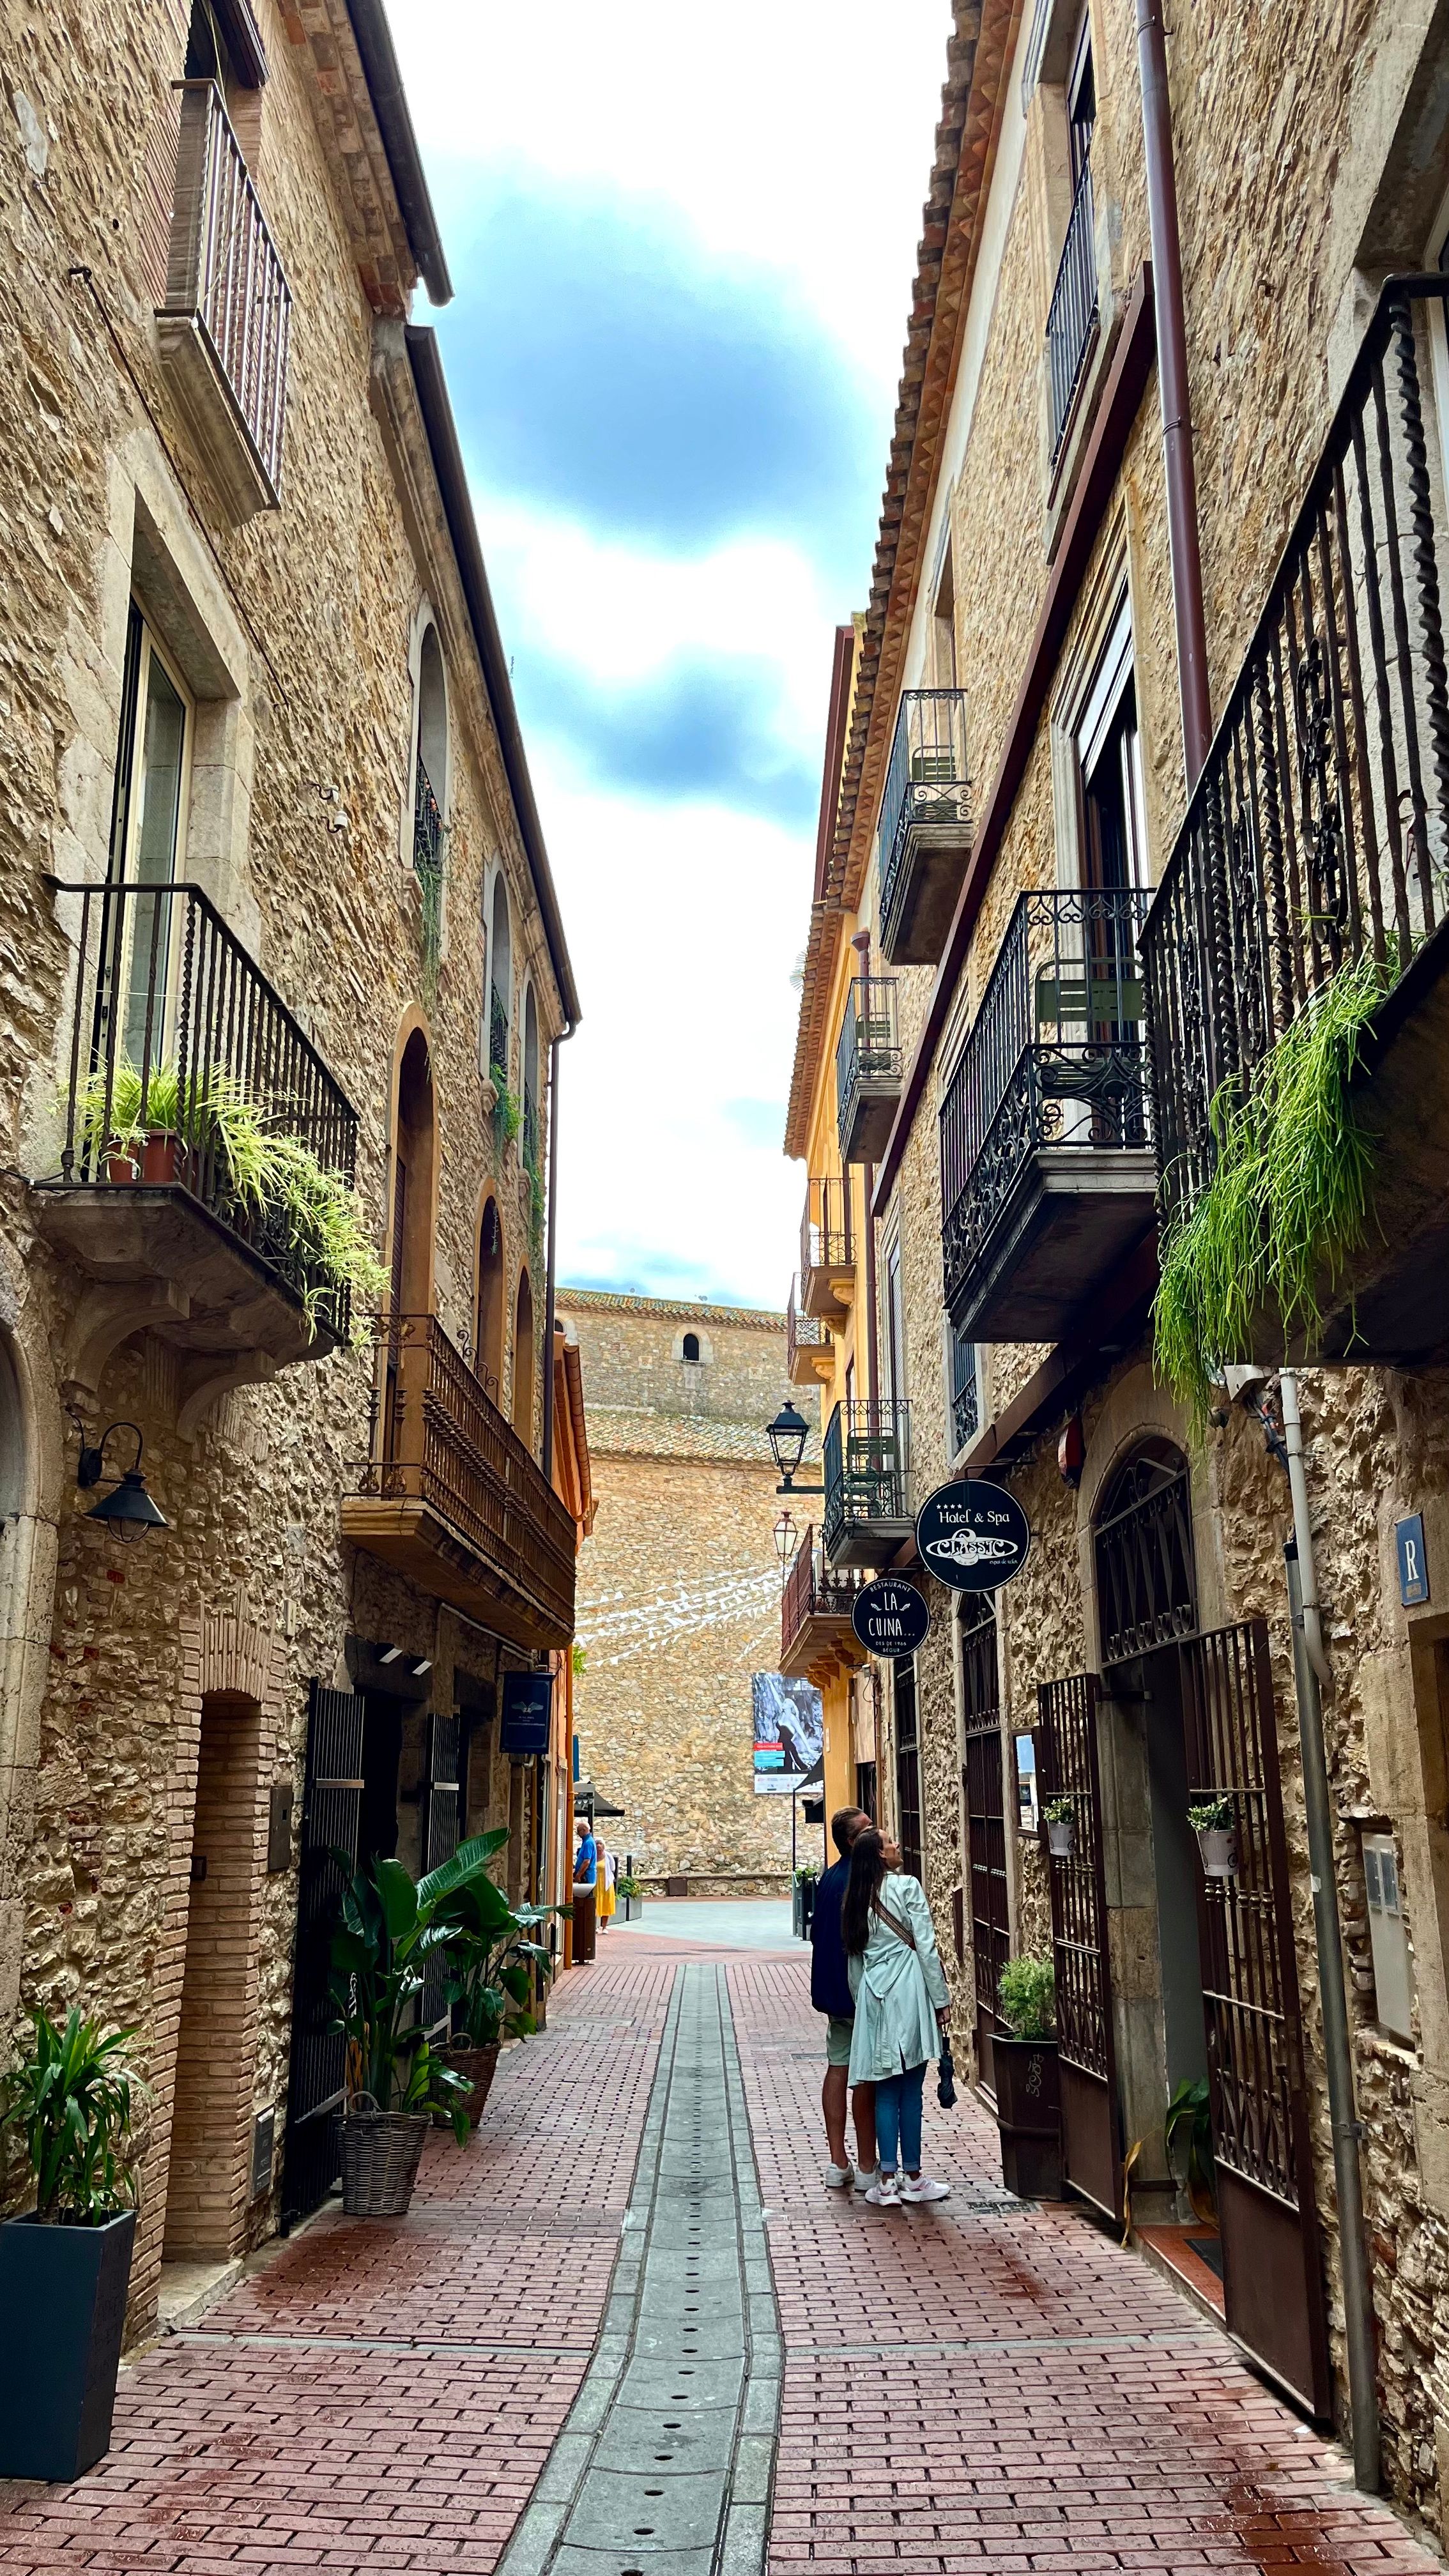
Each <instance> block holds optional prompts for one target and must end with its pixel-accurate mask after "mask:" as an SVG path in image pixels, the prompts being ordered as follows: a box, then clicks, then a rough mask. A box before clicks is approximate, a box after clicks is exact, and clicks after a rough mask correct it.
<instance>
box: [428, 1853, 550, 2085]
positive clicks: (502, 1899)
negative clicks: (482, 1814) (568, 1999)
mask: <svg viewBox="0 0 1449 2576" xmlns="http://www.w3.org/2000/svg"><path fill="white" fill-rule="evenodd" d="M507 1839H508V1836H507V1834H506V1832H504V1831H502V1830H499V1831H496V1832H494V1833H491V1834H480V1835H479V1836H478V1837H477V1841H478V1845H479V1847H480V1849H481V1848H484V1847H488V1846H491V1847H492V1848H493V1849H494V1850H496V1849H497V1848H498V1847H499V1846H500V1845H501V1844H502V1843H505V1842H506V1841H507ZM557 1911H558V1909H557V1908H556V1907H554V1906H549V1905H520V1906H518V1907H516V1908H515V1907H511V1906H510V1905H509V1903H508V1899H507V1897H506V1896H505V1895H504V1893H503V1891H502V1889H501V1888H500V1887H499V1886H498V1885H497V1884H496V1882H495V1881H494V1880H493V1879H491V1878H488V1877H483V1876H479V1875H477V1874H473V1875H470V1876H469V1877H468V1878H467V1879H466V1880H465V1882H464V1884H463V1885H462V1886H461V1887H460V1888H458V1889H457V1890H456V1892H455V1894H454V1895H453V1896H452V1897H450V1898H449V1899H448V1900H447V1902H446V1904H445V1906H444V1908H443V1911H442V1915H441V1917H440V1919H441V1920H443V1921H444V1922H445V1924H446V1925H447V1926H448V1927H450V1941H449V1952H448V1956H449V1964H450V1969H451V1974H450V1977H449V1981H448V2001H449V2003H450V2004H451V2005H452V2008H453V2036H452V2039H451V2040H450V2042H449V2044H448V2047H447V2050H446V2052H445V2057H444V2062H445V2064H446V2065H447V2067H448V2068H449V2070H450V2072H451V2073H453V2074H455V2075H458V2076H461V2077H462V2080H463V2082H464V2084H465V2085H466V2086H467V2088H468V2090H467V2094H466V2097H465V2098H464V2099H463V2102H462V2108H463V2111H464V2113H465V2114H466V2116H467V2118H468V2120H469V2122H470V2123H471V2124H472V2125H473V2126H474V2127H476V2126H477V2124H478V2122H479V2120H480V2119H481V2118H482V2116H483V2106H484V2104H485V2103H486V2101H487V2099H488V2095H489V2092H490V2090H491V2088H492V2084H493V2077H494V2074H495V2071H496V2069H497V2065H498V2051H499V2049H500V2047H501V2046H502V2044H503V2042H504V2040H505V2039H527V2038H528V2037H530V2035H531V2034H532V2033H533V2032H534V2031H535V2030H537V2028H538V2023H537V2020H536V2019H535V2016H534V2014H533V2012H532V2010H531V2008H530V2007H531V2004H532V2000H533V1982H534V1978H535V1976H536V1975H537V1976H539V1977H542V1978H545V1979H546V1978H547V1977H548V1976H549V1975H550V1973H551V1968H552V1962H551V1961H550V1958H549V1954H548V1951H547V1950H546V1949H545V1947H544V1945H543V1943H542V1942H541V1941H534V1940H531V1939H530V1938H529V1935H530V1933H531V1932H532V1931H533V1929H534V1927H535V1925H537V1924H539V1923H542V1922H545V1921H546V1920H547V1918H548V1916H549V1915H550V1914H552V1913H555V1912H557Z"/></svg>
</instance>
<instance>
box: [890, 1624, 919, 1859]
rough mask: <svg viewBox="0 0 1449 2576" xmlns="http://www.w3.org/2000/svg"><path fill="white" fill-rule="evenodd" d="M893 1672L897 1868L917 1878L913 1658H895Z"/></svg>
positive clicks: (904, 1656) (917, 1835)
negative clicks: (898, 1853) (897, 1823)
mask: <svg viewBox="0 0 1449 2576" xmlns="http://www.w3.org/2000/svg"><path fill="white" fill-rule="evenodd" d="M893 1669H894V1673H895V1712H896V1815H897V1817H898V1819H899V1829H900V1845H901V1867H902V1869H903V1870H905V1872H906V1873H907V1875H908V1877H911V1878H919V1877H920V1875H921V1751H920V1744H919V1740H918V1737H917V1732H916V1726H917V1720H916V1659H915V1656H914V1655H898V1656H897V1657H896V1660H895V1665H894V1667H893Z"/></svg>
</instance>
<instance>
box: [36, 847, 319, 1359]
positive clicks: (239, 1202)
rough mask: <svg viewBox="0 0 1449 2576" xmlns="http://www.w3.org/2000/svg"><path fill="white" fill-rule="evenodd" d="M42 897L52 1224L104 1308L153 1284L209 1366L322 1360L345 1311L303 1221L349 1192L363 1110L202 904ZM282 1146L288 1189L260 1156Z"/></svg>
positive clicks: (185, 1339) (154, 889)
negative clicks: (51, 932) (53, 1039)
mask: <svg viewBox="0 0 1449 2576" xmlns="http://www.w3.org/2000/svg"><path fill="white" fill-rule="evenodd" d="M49 883H50V885H51V886H52V888H53V890H54V892H55V894H56V896H57V899H58V911H59V915H60V919H61V923H62V926H63V927H64V929H65V930H66V931H67V933H68V934H69V936H70V938H71V940H72V943H73V949H74V985H73V990H74V1001H73V1005H72V1018H71V1023H70V1029H69V1038H68V1050H67V1063H66V1074H65V1089H64V1095H63V1113H62V1114H63V1120H64V1127H63V1137H62V1143H61V1149H60V1158H59V1160H60V1168H59V1172H58V1174H57V1175H56V1176H55V1177H54V1178H50V1179H45V1180H42V1181H40V1182H38V1183H37V1184H36V1187H35V1205H36V1208H37V1211H38V1214H39V1219H40V1223H41V1225H42V1226H43V1228H44V1230H45V1232H46V1233H47V1234H48V1235H49V1236H50V1237H51V1239H52V1240H53V1241H55V1242H58V1243H60V1244H62V1245H64V1247H65V1248H66V1250H67V1251H68V1252H70V1253H71V1254H72V1255H73V1257H74V1258H75V1259H76V1260H77V1261H79V1263H80V1264H81V1266H82V1268H83V1269H85V1270H87V1271H89V1272H90V1273H91V1274H92V1275H93V1276H94V1277H95V1278H97V1279H99V1280H102V1281H105V1282H107V1283H110V1288H111V1291H112V1293H115V1292H117V1291H119V1289H120V1287H121V1285H122V1284H123V1283H131V1284H132V1286H133V1287H134V1288H135V1289H136V1290H137V1291H138V1292H140V1291H141V1287H142V1283H149V1290H148V1293H149V1294H150V1295H151V1297H152V1298H153V1300H154V1302H155V1305H156V1312H157V1328H158V1329H159V1330H162V1331H163V1332H164V1333H165V1335H166V1338H167V1339H168V1340H171V1341H173V1342H175V1343H178V1344H179V1345H180V1346H181V1347H182V1348H183V1349H190V1350H193V1351H196V1352H198V1353H207V1354H210V1355H211V1359H212V1365H213V1367H215V1366H216V1365H219V1363H220V1359H221V1356H222V1355H223V1354H226V1353H230V1354H232V1361H231V1366H232V1368H233V1373H234V1374H237V1372H236V1368H235V1362H236V1357H237V1355H240V1354H246V1353H250V1354H253V1355H255V1357H256V1360H257V1363H258V1364H257V1365H256V1366H255V1367H254V1368H253V1369H252V1371H251V1374H253V1375H255V1376H261V1375H264V1374H266V1373H267V1372H266V1369H265V1367H264V1366H263V1365H261V1363H262V1362H263V1361H265V1360H270V1361H271V1362H274V1363H276V1364H278V1365H280V1364H281V1363H283V1362H286V1361H290V1360H296V1359H306V1358H320V1357H321V1356H323V1355H324V1354H325V1353H326V1352H328V1351H330V1350H332V1349H334V1348H335V1346H336V1344H337V1343H338V1342H339V1341H340V1340H341V1339H342V1338H343V1337H344V1336H345V1334H346V1333H347V1330H348V1297H347V1291H346V1289H345V1287H339V1286H338V1285H337V1283H336V1279H335V1276H334V1274H333V1273H332V1272H331V1271H330V1270H329V1268H328V1267H327V1264H326V1261H325V1258H324V1253H323V1246H322V1242H321V1239H320V1237H319V1235H318V1232H317V1230H316V1229H315V1227H312V1226H309V1224H308V1222H307V1209H306V1204H305V1202H306V1196H307V1189H308V1187H309V1186H310V1185H312V1184H313V1183H316V1184H320V1185H322V1186H324V1187H325V1182H324V1176H325V1175H329V1174H330V1175H333V1176H335V1180H336V1181H337V1182H339V1183H341V1185H342V1186H343V1187H344V1188H346V1189H348V1190H350V1189H351V1186H352V1180H353V1173H354V1169H355V1165H356V1154H357V1114H356V1111H355V1110H354V1109H353V1107H352V1105H351V1103H350V1101H349V1100H348V1098H347V1096H346V1094H345V1092H344V1091H343V1090H342V1088H341V1086H340V1084H338V1083H337V1082H336V1081H335V1080H334V1078H333V1076H332V1074H331V1073H330V1072H329V1070H328V1068H327V1066H326V1065H325V1064H324V1063H323V1061H322V1058H321V1057H320V1056H319V1055H318V1053H317V1051H316V1049H315V1048H314V1047H313V1046H312V1044H311V1042H310V1040H309V1039H308V1038H307V1037H306V1036H305V1035H304V1034H303V1032H302V1030H301V1028H300V1027H299V1026H298V1024H297V1022H296V1020H294V1018H293V1017H292V1014H291V1012H290V1011H289V1010H288V1009H287V1007H286V1005H285V1003H284V1002H283V1001H282V999H281V997H280V995H279V994H277V993H276V992H275V991H274V990H273V988H272V986H271V985H270V984H269V983H268V982H267V979H266V977H265V976H264V975H263V974H262V972H261V970H260V968H259V967H258V966H257V965H256V964H255V962H254V961H253V959H252V958H251V957H249V956H248V954H247V952H246V950H245V949H244V948H243V946H242V944H241V942H240V940H239V939H238V938H237V937H236V936H235V933H234V932H232V931H231V930H229V929H228V928H227V925H226V923H225V922H224V921H223V920H222V918H221V916H220V914H219V913H218V912H217V911H216V910H215V908H214V906H213V905H212V904H211V903H210V902H209V901H208V899H207V897H206V896H205V895H204V894H203V893H202V892H201V891H200V889H199V887H196V886H188V885H173V884H165V885H115V884H105V885H62V884H61V883H60V882H59V881H58V880H57V879H55V878H51V879H50V880H49ZM283 1139H285V1140H286V1141H287V1143H288V1145H289V1146H290V1147H295V1148H298V1149H301V1159H300V1160H299V1161H296V1162H294V1163H293V1165H292V1167H291V1169H290V1171H289V1170H288V1168H287V1166H286V1164H285V1162H284V1161H283V1159H282V1158H281V1157H279V1156H276V1155H275V1154H274V1155H273V1156H272V1157H271V1158H270V1159H269V1158H268V1157H267V1155H266V1152H265V1148H266V1145H267V1144H268V1143H271V1142H278V1141H280V1140H283ZM132 1304H133V1305H134V1306H135V1308H136V1313H137V1321H136V1323H135V1324H134V1325H133V1326H132V1327H131V1329H132V1330H139V1329H140V1325H141V1323H142V1322H143V1321H144V1320H146V1318H145V1314H144V1311H143V1310H144V1305H145V1295H144V1294H139V1293H138V1295H137V1296H133V1298H132ZM197 1382H198V1385H199V1382H200V1380H199V1377H198V1381H197Z"/></svg>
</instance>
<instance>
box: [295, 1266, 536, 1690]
mask: <svg viewBox="0 0 1449 2576" xmlns="http://www.w3.org/2000/svg"><path fill="white" fill-rule="evenodd" d="M373 1413H374V1435H373V1454H372V1456H371V1458H370V1459H369V1460H368V1462H367V1464H366V1466H365V1467H364V1469H363V1470H362V1472H361V1474H360V1476H359V1478H358V1481H357V1484H356V1486H355V1488H354V1490H353V1491H352V1492H351V1493H350V1494H346V1495H344V1497H343V1501H342V1535H343V1537H344V1538H348V1539H351V1540H352V1541H353V1543H354V1545H356V1546H357V1547H361V1548H365V1549H366V1551H367V1553H368V1554H369V1555H370V1556H375V1557H378V1558H380V1559H381V1561H382V1563H383V1564H384V1565H390V1566H391V1567H392V1568H393V1569H394V1571H395V1572H396V1573H399V1574H402V1575H405V1576H406V1577H407V1579H408V1581H409V1582H410V1583H413V1584H415V1585H416V1586H417V1588H418V1590H419V1591H420V1592H426V1593H429V1594H431V1595H432V1597H433V1598H434V1599H435V1600H438V1601H447V1602H450V1603H451V1604H452V1606H453V1608H454V1609H455V1610H461V1611H462V1612H463V1614H464V1616H465V1617H466V1618H469V1619H475V1620H477V1621H478V1623H479V1625H480V1626H482V1627H484V1628H488V1629H491V1630H492V1631H493V1633H494V1634H495V1635H497V1636H501V1637H507V1638H510V1639H511V1640H512V1641H513V1642H514V1644H516V1645H521V1646H532V1647H562V1646H566V1645H567V1644H568V1643H569V1640H570V1638H571V1637H572V1635H573V1631H574V1575H575V1550H576V1532H575V1529H574V1524H573V1521H572V1519H571V1518H570V1516H569V1513H568V1510H567V1509H566V1507H565V1505H564V1503H563V1502H562V1501H561V1499H560V1497H559V1496H558V1495H557V1494H556V1493H555V1492H554V1490H553V1487H552V1486H551V1485H550V1484H549V1483H548V1481H547V1479H546V1478H545V1476H544V1473H543V1470H542V1468H541V1467H540V1466H539V1464H538V1461H537V1460H536V1459H535V1458H534V1457H533V1456H532V1454H531V1452H530V1451H529V1450H528V1449H526V1448H525V1446H524V1444H523V1442H522V1441H521V1440H520V1438H519V1436H518V1434H517V1432H516V1431H515V1430H514V1429H513V1427H512V1425H511V1423H508V1422H505V1420H504V1418H503V1415H502V1414H501V1413H500V1411H499V1409H498V1405H497V1401H496V1389H495V1388H494V1387H493V1384H492V1381H491V1380H490V1379H486V1378H484V1377H483V1376H480V1375H479V1374H478V1373H477V1372H476V1371H475V1370H474V1369H473V1368H471V1367H470V1366H469V1363H468V1362H467V1360H465V1359H464V1357H463V1354H462V1352H461V1351H460V1350H458V1349H457V1348H456V1347H455V1345H454V1344H453V1343H452V1342H451V1341H450V1340H449V1338H448V1336H447V1334H446V1333H445V1332H444V1330H443V1327H442V1325H441V1324H440V1323H439V1322H438V1319H437V1317H436V1316H435V1315H401V1316H397V1317H394V1318H390V1319H387V1320H385V1321H384V1322H383V1323H382V1324H380V1326H379V1327H378V1336H377V1376H376V1382H375V1394H374V1402H373Z"/></svg>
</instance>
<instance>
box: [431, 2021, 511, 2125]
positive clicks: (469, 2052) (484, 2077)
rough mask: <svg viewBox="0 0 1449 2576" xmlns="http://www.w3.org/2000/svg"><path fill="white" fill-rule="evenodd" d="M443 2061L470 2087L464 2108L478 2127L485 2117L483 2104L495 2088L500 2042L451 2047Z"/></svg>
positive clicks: (473, 2123) (472, 2122)
mask: <svg viewBox="0 0 1449 2576" xmlns="http://www.w3.org/2000/svg"><path fill="white" fill-rule="evenodd" d="M443 2063H444V2065H445V2066H448V2067H450V2068H451V2069H452V2072H453V2073H454V2074H455V2075H461V2076H462V2078H463V2080H464V2082H465V2084H467V2085H468V2086H469V2087H470V2090H469V2094H468V2099H467V2101H466V2102H465V2103H464V2104H463V2108H464V2110H465V2111H466V2112H467V2114H468V2118H469V2121H470V2122H471V2124H472V2126H473V2127H474V2128H475V2129H476V2128H477V2126H478V2123H479V2121H480V2120H481V2119H482V2117H483V2105H484V2103H485V2102H486V2101H487V2099H488V2096H489V2094H490V2092H491V2091H492V2089H493V2078H494V2075H495V2074H496V2072H497V2068H498V2042H497V2040H496V2039H495V2040H493V2041H492V2042H491V2043H490V2045H489V2046H488V2047H487V2048H450V2049H448V2050H447V2051H446V2052H445V2054H444V2058H443Z"/></svg>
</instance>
